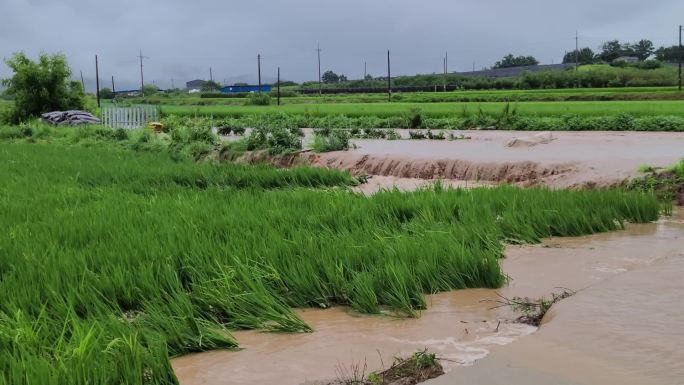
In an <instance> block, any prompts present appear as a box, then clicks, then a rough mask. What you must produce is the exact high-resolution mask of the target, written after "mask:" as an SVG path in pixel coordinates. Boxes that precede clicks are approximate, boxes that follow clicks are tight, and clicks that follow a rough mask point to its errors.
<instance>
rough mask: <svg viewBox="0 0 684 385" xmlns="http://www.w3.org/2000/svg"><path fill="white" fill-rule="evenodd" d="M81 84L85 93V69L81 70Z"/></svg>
mask: <svg viewBox="0 0 684 385" xmlns="http://www.w3.org/2000/svg"><path fill="white" fill-rule="evenodd" d="M81 86H83V93H85V92H86V89H85V80H83V71H81Z"/></svg>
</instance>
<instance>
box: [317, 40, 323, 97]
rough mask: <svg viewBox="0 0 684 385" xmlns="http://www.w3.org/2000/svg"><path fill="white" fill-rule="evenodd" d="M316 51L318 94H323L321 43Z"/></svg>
mask: <svg viewBox="0 0 684 385" xmlns="http://www.w3.org/2000/svg"><path fill="white" fill-rule="evenodd" d="M316 52H317V53H318V94H319V95H323V84H322V83H321V45H320V44H318V45H317V46H316Z"/></svg>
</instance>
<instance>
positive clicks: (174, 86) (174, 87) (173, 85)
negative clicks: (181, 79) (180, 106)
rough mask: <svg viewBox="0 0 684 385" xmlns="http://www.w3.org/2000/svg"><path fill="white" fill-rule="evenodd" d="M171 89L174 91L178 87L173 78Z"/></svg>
mask: <svg viewBox="0 0 684 385" xmlns="http://www.w3.org/2000/svg"><path fill="white" fill-rule="evenodd" d="M171 89H172V90H175V89H176V85H175V84H174V83H173V78H171Z"/></svg>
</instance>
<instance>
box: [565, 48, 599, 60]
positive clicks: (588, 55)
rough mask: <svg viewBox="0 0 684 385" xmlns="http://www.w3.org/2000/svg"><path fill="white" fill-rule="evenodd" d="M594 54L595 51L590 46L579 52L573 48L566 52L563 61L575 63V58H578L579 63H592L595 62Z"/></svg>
mask: <svg viewBox="0 0 684 385" xmlns="http://www.w3.org/2000/svg"><path fill="white" fill-rule="evenodd" d="M576 55H577V56H576ZM594 56H595V55H594V51H592V50H591V48H589V47H587V48H582V49H580V50H579V54H578V52H577V51H575V50H573V51H571V52H568V53H566V54H565V56H564V57H563V63H565V64H574V63H575V60H578V61H579V64H592V63H593V62H594Z"/></svg>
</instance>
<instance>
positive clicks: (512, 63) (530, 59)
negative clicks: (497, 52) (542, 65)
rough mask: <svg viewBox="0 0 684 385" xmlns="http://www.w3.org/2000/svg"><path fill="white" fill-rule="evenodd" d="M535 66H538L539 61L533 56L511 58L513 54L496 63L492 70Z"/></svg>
mask: <svg viewBox="0 0 684 385" xmlns="http://www.w3.org/2000/svg"><path fill="white" fill-rule="evenodd" d="M537 64H539V61H538V60H537V59H536V58H535V57H534V56H513V54H508V55H506V56H504V57H503V59H501V61H498V62H496V64H494V68H511V67H523V66H533V65H537Z"/></svg>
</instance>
